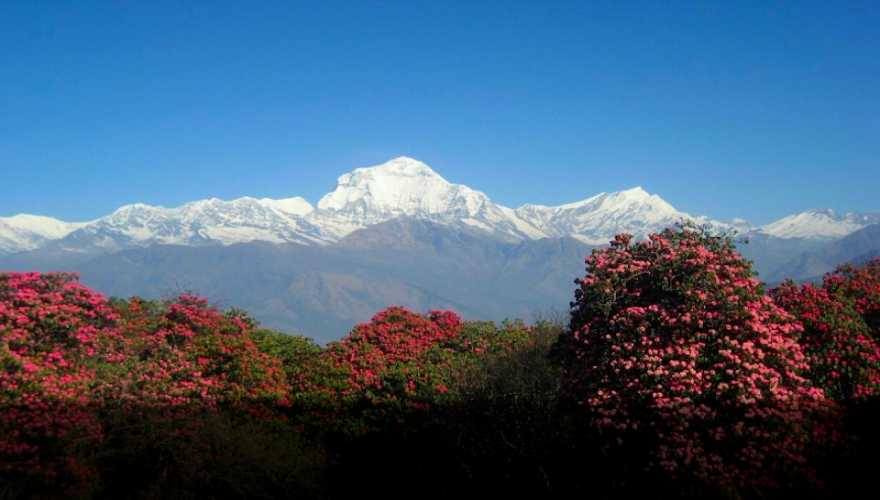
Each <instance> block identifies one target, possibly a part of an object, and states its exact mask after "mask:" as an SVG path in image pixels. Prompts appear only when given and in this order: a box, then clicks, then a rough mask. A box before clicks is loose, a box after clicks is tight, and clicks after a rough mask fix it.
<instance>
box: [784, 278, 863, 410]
mask: <svg viewBox="0 0 880 500" xmlns="http://www.w3.org/2000/svg"><path fill="white" fill-rule="evenodd" d="M771 295H772V296H773V299H774V300H775V301H776V303H777V304H779V305H780V306H782V307H783V308H784V309H786V310H787V311H788V312H790V313H792V314H793V315H794V316H795V317H796V318H797V319H798V320H799V321H800V322H801V323H802V324H803V326H804V331H803V333H802V334H801V336H800V339H799V343H800V345H801V347H802V348H803V350H804V353H805V354H806V355H807V359H808V361H809V363H810V372H809V377H810V380H812V381H813V383H814V384H816V385H817V386H819V387H821V388H822V389H824V390H825V393H826V394H827V395H828V396H829V397H831V398H834V399H835V400H837V401H840V402H846V401H849V400H852V399H864V398H868V397H874V396H877V395H878V394H880V347H878V346H877V344H876V342H874V340H873V339H872V338H871V334H870V331H869V329H868V326H867V325H866V324H865V322H864V320H863V319H862V316H860V315H859V313H858V312H856V310H855V309H854V308H853V306H852V304H851V302H850V301H849V299H847V298H846V297H844V296H842V295H839V294H834V293H829V292H828V291H827V290H825V289H823V288H816V287H815V286H813V285H810V284H806V285H803V286H800V287H798V286H797V285H795V284H794V283H792V282H791V281H788V282H786V283H783V284H782V285H781V286H779V287H778V288H776V289H774V290H772V292H771Z"/></svg>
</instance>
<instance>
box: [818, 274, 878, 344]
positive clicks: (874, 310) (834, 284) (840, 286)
mask: <svg viewBox="0 0 880 500" xmlns="http://www.w3.org/2000/svg"><path fill="white" fill-rule="evenodd" d="M824 287H825V289H827V290H828V291H829V292H830V293H833V294H840V295H843V296H844V297H847V298H849V299H850V300H852V301H853V304H854V307H855V309H856V311H858V313H859V314H861V315H862V317H863V318H864V320H865V323H867V324H868V327H869V328H870V329H871V333H872V335H873V337H874V340H877V341H880V257H877V258H875V259H873V260H871V261H869V262H868V263H866V264H865V265H863V266H856V265H853V264H844V265H842V266H840V267H838V268H837V269H836V270H835V271H834V272H833V273H829V274H827V275H826V276H825V278H824Z"/></svg>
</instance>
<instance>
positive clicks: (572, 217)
mask: <svg viewBox="0 0 880 500" xmlns="http://www.w3.org/2000/svg"><path fill="white" fill-rule="evenodd" d="M516 214H517V215H518V216H519V217H520V218H522V219H523V220H526V221H528V222H529V223H531V224H532V225H534V226H535V227H538V228H540V229H541V231H542V232H543V233H544V234H546V235H548V236H551V237H562V236H573V237H575V238H577V239H579V240H581V241H583V242H584V243H587V244H591V245H600V244H603V243H607V242H608V241H609V240H610V239H611V238H613V237H614V235H615V234H618V233H621V232H626V233H631V234H633V235H634V236H636V237H640V238H641V237H645V236H647V235H648V234H649V233H652V232H656V231H657V230H660V229H663V228H666V227H670V226H674V225H675V224H676V223H678V222H681V221H684V220H691V221H694V222H697V223H711V221H709V220H708V219H705V218H701V217H693V216H691V215H690V214H687V213H685V212H680V211H678V210H676V209H675V208H674V207H673V206H672V205H670V204H669V203H666V202H665V201H664V200H663V199H662V198H660V197H659V196H657V195H656V194H649V193H648V192H647V191H645V190H644V189H642V188H641V187H635V188H632V189H627V190H625V191H618V192H616V193H600V194H597V195H596V196H593V197H591V198H587V199H586V200H583V201H578V202H574V203H568V204H566V205H559V206H556V207H547V206H543V205H523V206H521V207H519V208H517V209H516ZM715 224H719V223H715Z"/></svg>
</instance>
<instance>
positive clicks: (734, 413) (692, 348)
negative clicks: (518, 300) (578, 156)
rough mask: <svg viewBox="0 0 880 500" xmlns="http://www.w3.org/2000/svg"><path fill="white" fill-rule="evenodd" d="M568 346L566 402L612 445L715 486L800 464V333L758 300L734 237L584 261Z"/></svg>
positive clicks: (621, 250) (814, 402) (805, 388)
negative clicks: (637, 448) (632, 447)
mask: <svg viewBox="0 0 880 500" xmlns="http://www.w3.org/2000/svg"><path fill="white" fill-rule="evenodd" d="M586 264H587V274H586V276H585V277H584V278H583V279H580V280H577V283H578V284H579V287H578V289H577V290H576V291H575V301H574V302H573V303H572V310H571V323H570V328H569V331H570V333H569V334H568V335H567V336H564V337H563V338H562V339H561V340H560V351H561V352H563V353H565V354H566V355H565V356H564V359H565V378H566V385H567V387H568V392H569V394H570V396H571V397H572V398H573V399H574V400H575V401H577V402H578V403H579V406H580V408H581V410H582V411H583V414H584V416H585V417H586V418H589V419H590V421H591V422H592V425H593V426H594V427H595V428H596V429H597V430H598V431H599V432H600V434H601V435H602V436H604V438H605V439H606V442H607V443H608V445H609V446H611V447H619V446H620V445H619V444H618V443H623V445H624V446H625V445H626V443H628V442H631V441H638V442H646V441H647V442H653V443H654V444H653V446H652V447H651V456H650V458H649V459H648V466H649V467H651V468H654V469H658V470H663V471H665V472H666V473H668V474H671V475H673V476H693V477H696V478H697V479H699V480H702V481H705V482H707V483H711V484H719V485H728V487H733V486H735V485H760V484H768V483H772V482H773V481H774V479H775V478H776V477H778V474H777V473H778V472H779V471H785V470H788V471H791V470H792V469H799V468H801V467H802V466H803V464H804V463H805V461H806V454H807V452H808V450H809V449H810V445H811V443H810V438H811V434H810V433H809V432H808V429H809V427H810V425H811V422H812V420H811V418H812V416H813V415H818V414H821V413H822V412H824V411H826V409H828V408H830V407H831V404H830V403H829V402H828V401H827V400H826V397H825V394H824V393H823V391H822V390H821V389H818V388H815V387H813V386H812V385H811V383H810V381H809V380H808V379H807V378H806V377H805V375H806V374H807V372H808V370H809V367H810V366H809V364H808V362H807V359H806V357H805V355H804V353H803V352H802V350H801V347H800V345H798V343H797V338H798V336H799V335H800V333H801V331H802V327H801V325H800V324H799V323H798V322H797V321H796V320H795V319H794V318H793V317H792V316H791V315H789V314H788V313H786V312H785V311H784V310H782V309H780V308H779V307H778V306H777V305H776V304H775V303H774V302H773V301H772V300H771V299H770V298H769V297H767V296H766V295H764V293H763V290H762V289H761V286H760V284H759V282H758V281H757V280H756V279H754V278H753V276H752V270H751V267H750V265H749V263H748V262H747V261H745V260H744V259H743V258H742V257H741V256H740V255H739V254H738V253H737V252H736V250H735V248H734V246H733V243H732V241H730V240H729V239H728V238H724V237H715V236H709V235H707V234H705V233H703V232H701V231H698V230H694V229H692V228H683V229H681V230H678V231H673V230H666V231H664V232H663V233H660V234H654V235H651V236H650V237H649V239H648V240H647V241H643V242H639V243H633V241H632V238H631V237H630V236H629V235H620V236H618V237H616V238H615V239H614V241H612V243H611V246H610V247H609V248H605V249H597V250H594V251H593V253H592V255H591V256H590V257H588V258H587V260H586Z"/></svg>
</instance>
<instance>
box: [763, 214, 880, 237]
mask: <svg viewBox="0 0 880 500" xmlns="http://www.w3.org/2000/svg"><path fill="white" fill-rule="evenodd" d="M878 223H880V214H855V213H847V214H844V215H839V214H837V213H836V212H835V211H834V210H830V209H829V210H819V209H813V210H807V211H806V212H801V213H799V214H794V215H789V216H788V217H783V218H782V219H779V220H777V221H775V222H771V223H770V224H767V225H765V226H762V227H761V228H760V231H761V232H763V233H765V234H769V235H771V236H776V237H778V238H808V239H837V238H842V237H844V236H847V235H849V234H851V233H854V232H856V231H858V230H859V229H862V228H864V227H865V226H868V225H870V224H878Z"/></svg>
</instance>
